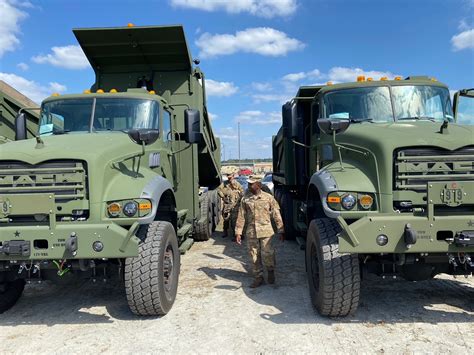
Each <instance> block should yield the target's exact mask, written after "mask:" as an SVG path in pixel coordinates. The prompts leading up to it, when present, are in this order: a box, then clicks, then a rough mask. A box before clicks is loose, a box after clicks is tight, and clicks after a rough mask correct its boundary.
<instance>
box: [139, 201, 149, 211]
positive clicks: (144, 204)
mask: <svg viewBox="0 0 474 355" xmlns="http://www.w3.org/2000/svg"><path fill="white" fill-rule="evenodd" d="M138 209H139V210H140V211H143V210H151V202H140V204H139V205H138Z"/></svg>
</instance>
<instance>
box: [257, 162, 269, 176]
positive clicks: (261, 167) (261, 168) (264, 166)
mask: <svg viewBox="0 0 474 355" xmlns="http://www.w3.org/2000/svg"><path fill="white" fill-rule="evenodd" d="M272 170H273V163H271V162H269V163H255V164H253V172H254V173H256V174H264V173H269V172H271V171H272Z"/></svg>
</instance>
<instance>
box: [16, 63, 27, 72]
mask: <svg viewBox="0 0 474 355" xmlns="http://www.w3.org/2000/svg"><path fill="white" fill-rule="evenodd" d="M16 66H17V68H18V69H21V70H23V71H27V70H28V69H29V68H30V66H29V65H28V64H26V63H18V64H17V65H16Z"/></svg>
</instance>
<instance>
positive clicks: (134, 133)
mask: <svg viewBox="0 0 474 355" xmlns="http://www.w3.org/2000/svg"><path fill="white" fill-rule="evenodd" d="M128 136H129V137H130V139H131V140H132V142H134V143H136V144H138V145H143V144H145V145H150V144H153V143H155V142H156V141H157V140H158V137H159V136H160V131H159V130H157V129H131V130H130V131H128Z"/></svg>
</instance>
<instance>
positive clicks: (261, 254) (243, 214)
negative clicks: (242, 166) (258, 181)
mask: <svg viewBox="0 0 474 355" xmlns="http://www.w3.org/2000/svg"><path fill="white" fill-rule="evenodd" d="M272 219H273V221H274V223H275V225H276V228H277V233H284V230H283V221H282V219H281V215H280V207H279V206H278V203H277V202H276V200H275V199H274V198H273V196H272V195H271V194H268V193H266V192H263V191H260V192H259V193H258V194H257V195H254V194H252V193H251V192H250V191H247V192H246V194H245V195H244V197H243V198H242V201H241V203H240V208H239V214H238V217H237V222H236V227H235V234H242V231H243V229H244V227H245V226H246V237H247V238H246V239H247V245H248V248H249V253H250V257H251V259H252V264H253V265H252V266H253V267H252V269H253V273H254V276H255V277H256V278H258V277H263V267H262V264H263V265H264V266H265V267H266V268H267V271H273V270H274V268H275V249H274V248H273V247H272V245H271V239H272V237H273V235H274V234H275V232H274V230H273V226H272Z"/></svg>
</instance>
